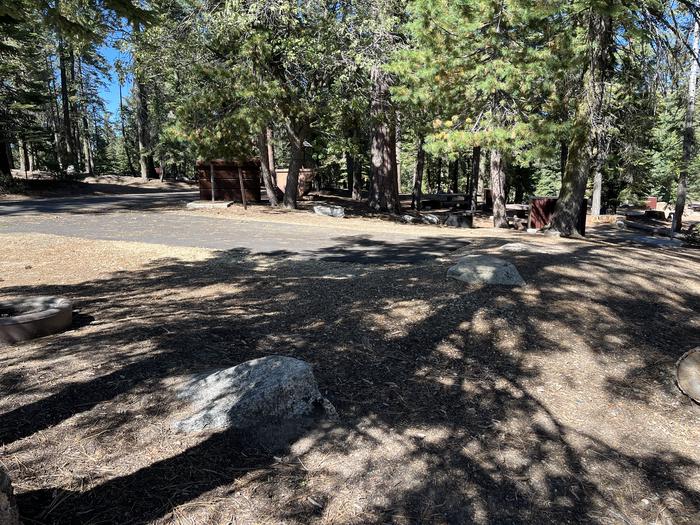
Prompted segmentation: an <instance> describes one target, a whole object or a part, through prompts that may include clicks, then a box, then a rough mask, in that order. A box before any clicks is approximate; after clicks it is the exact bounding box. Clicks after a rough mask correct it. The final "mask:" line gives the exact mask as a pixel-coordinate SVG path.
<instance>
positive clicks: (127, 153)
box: [119, 80, 135, 175]
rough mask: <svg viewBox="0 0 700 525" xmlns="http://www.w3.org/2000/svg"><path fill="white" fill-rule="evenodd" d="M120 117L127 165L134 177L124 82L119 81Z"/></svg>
mask: <svg viewBox="0 0 700 525" xmlns="http://www.w3.org/2000/svg"><path fill="white" fill-rule="evenodd" d="M119 117H120V120H121V125H122V141H123V143H124V153H125V154H126V163H127V165H128V167H129V175H134V171H135V170H134V163H133V162H131V153H129V140H128V138H127V136H126V126H125V124H124V99H123V98H122V82H121V80H119Z"/></svg>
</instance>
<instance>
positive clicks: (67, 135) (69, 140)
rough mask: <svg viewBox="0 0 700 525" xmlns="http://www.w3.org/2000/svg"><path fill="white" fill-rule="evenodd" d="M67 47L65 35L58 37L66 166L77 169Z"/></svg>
mask: <svg viewBox="0 0 700 525" xmlns="http://www.w3.org/2000/svg"><path fill="white" fill-rule="evenodd" d="M65 55H66V49H65V43H64V41H63V37H62V36H59V37H58V70H59V74H60V78H61V108H62V111H63V122H62V124H63V126H62V127H63V142H64V144H65V148H64V149H65V152H66V168H67V167H68V166H73V168H76V169H77V166H76V164H77V163H78V161H77V158H76V146H75V143H74V142H73V124H72V119H71V112H70V100H69V98H68V75H67V72H66V56H65Z"/></svg>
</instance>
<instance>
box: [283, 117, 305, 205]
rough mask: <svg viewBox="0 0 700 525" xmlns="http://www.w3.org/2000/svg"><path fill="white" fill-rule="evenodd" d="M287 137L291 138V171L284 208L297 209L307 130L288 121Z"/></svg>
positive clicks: (288, 173)
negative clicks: (300, 171)
mask: <svg viewBox="0 0 700 525" xmlns="http://www.w3.org/2000/svg"><path fill="white" fill-rule="evenodd" d="M286 125H287V137H288V138H289V171H287V184H286V185H285V187H284V201H283V202H284V207H285V208H289V209H292V210H293V209H295V208H296V207H297V196H298V195H299V170H300V169H301V165H302V162H303V158H304V139H305V138H306V131H307V128H306V126H304V125H300V124H295V123H292V122H291V121H289V120H288V121H287V124H286Z"/></svg>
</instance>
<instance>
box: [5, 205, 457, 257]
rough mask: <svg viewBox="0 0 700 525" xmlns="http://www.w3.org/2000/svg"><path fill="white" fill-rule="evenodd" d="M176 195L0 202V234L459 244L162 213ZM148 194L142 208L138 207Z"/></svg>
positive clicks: (369, 248) (359, 253)
mask: <svg viewBox="0 0 700 525" xmlns="http://www.w3.org/2000/svg"><path fill="white" fill-rule="evenodd" d="M183 197H186V195H184V194H183V193H182V192H176V193H168V194H166V193H163V194H157V195H154V194H150V195H147V196H145V197H144V196H139V195H129V196H125V195H119V196H109V197H75V198H72V199H69V198H61V199H45V200H42V201H38V200H37V201H15V202H11V203H9V202H7V201H6V202H3V203H0V232H29V233H48V234H54V235H65V236H71V237H81V238H85V239H102V240H119V241H135V242H145V243H154V244H165V245H170V246H193V247H200V248H208V249H216V250H239V251H243V252H245V253H256V254H272V255H289V256H292V255H294V256H298V257H299V256H300V257H304V258H318V259H323V260H329V261H338V262H350V263H361V264H385V263H387V262H394V263H396V262H399V263H417V262H424V261H427V260H432V259H433V258H434V257H436V256H441V255H445V254H447V253H449V252H450V251H452V250H456V249H458V248H462V247H464V246H465V245H466V244H468V243H467V242H466V241H463V240H460V239H454V238H449V237H431V236H429V235H428V236H421V237H416V236H415V235H406V234H401V233H396V234H394V233H372V234H361V233H360V234H358V233H355V232H348V231H347V230H343V229H335V228H325V227H313V226H305V225H299V224H280V223H273V222H258V221H245V220H235V219H228V218H226V219H223V218H215V217H203V216H196V215H185V214H182V215H180V214H174V213H163V212H159V211H158V210H157V209H153V208H158V207H159V206H171V205H173V204H176V203H177V202H179V201H184V200H187V199H183ZM145 198H147V199H149V201H148V207H149V208H150V211H144V212H143V213H115V211H117V210H125V209H133V210H137V209H139V207H140V206H139V205H142V204H144V201H143V199H145Z"/></svg>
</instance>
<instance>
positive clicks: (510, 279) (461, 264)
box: [447, 255, 525, 286]
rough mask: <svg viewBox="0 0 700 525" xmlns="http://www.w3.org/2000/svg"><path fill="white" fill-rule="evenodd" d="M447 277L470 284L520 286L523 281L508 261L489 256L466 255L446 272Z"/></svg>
mask: <svg viewBox="0 0 700 525" xmlns="http://www.w3.org/2000/svg"><path fill="white" fill-rule="evenodd" d="M447 276H448V277H452V278H453V279H457V280H459V281H463V282H466V283H470V284H497V285H506V286H521V285H524V284H525V281H524V280H523V278H522V277H521V276H520V274H519V273H518V270H517V269H516V268H515V266H513V265H512V264H511V263H509V262H508V261H505V260H503V259H499V258H498V257H493V256H491V255H467V256H465V257H462V258H460V259H459V260H458V261H457V264H455V265H454V266H451V267H450V269H449V270H447Z"/></svg>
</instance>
